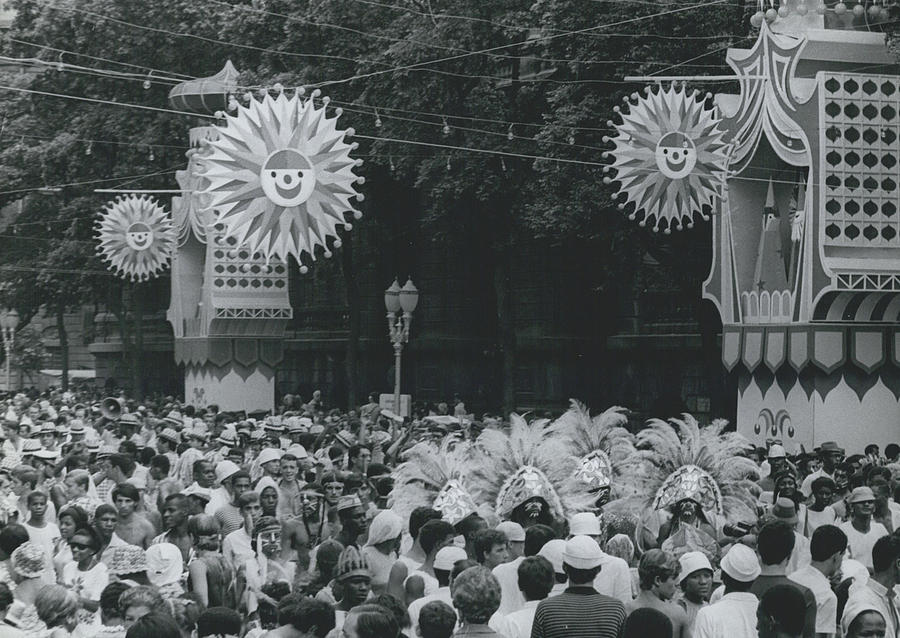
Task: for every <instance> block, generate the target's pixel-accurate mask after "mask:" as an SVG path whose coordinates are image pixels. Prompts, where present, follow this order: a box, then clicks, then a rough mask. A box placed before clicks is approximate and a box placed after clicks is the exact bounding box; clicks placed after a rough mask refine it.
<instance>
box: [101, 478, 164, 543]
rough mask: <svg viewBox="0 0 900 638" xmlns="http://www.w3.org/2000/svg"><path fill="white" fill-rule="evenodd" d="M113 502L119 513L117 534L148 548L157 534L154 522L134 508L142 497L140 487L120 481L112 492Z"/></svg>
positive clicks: (129, 541) (127, 541) (128, 541)
mask: <svg viewBox="0 0 900 638" xmlns="http://www.w3.org/2000/svg"><path fill="white" fill-rule="evenodd" d="M112 498H113V503H114V504H115V506H116V511H117V512H118V513H119V521H118V523H116V534H117V535H118V536H119V538H121V539H122V540H123V541H125V542H126V543H128V544H129V545H137V546H138V547H143V548H144V549H147V548H148V547H150V543H151V542H152V541H153V537H154V536H155V535H156V529H155V528H154V527H153V524H152V523H150V521H148V520H147V519H146V518H144V517H143V516H141V515H139V514H135V512H134V510H135V507H137V505H138V503H139V502H140V499H141V494H140V492H139V491H138V489H137V488H136V487H135V486H134V485H131V484H130V483H120V484H119V485H117V486H116V487H115V489H114V490H113V492H112Z"/></svg>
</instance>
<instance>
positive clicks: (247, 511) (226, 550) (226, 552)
mask: <svg viewBox="0 0 900 638" xmlns="http://www.w3.org/2000/svg"><path fill="white" fill-rule="evenodd" d="M238 509H239V510H240V512H241V516H243V517H244V520H245V521H246V522H247V523H249V528H250V529H249V530H248V529H246V527H247V525H245V526H244V527H241V528H240V529H237V530H235V531H233V532H231V533H230V534H229V535H228V536H226V537H225V538H224V539H223V540H222V555H223V556H224V557H225V560H227V561H228V564H229V565H231V566H232V567H234V568H235V569H237V568H239V567H241V566H242V565H243V564H244V563H245V562H246V561H247V559H249V558H253V557H254V556H256V550H255V549H254V547H253V541H252V539H251V537H250V534H251V533H252V532H253V528H254V527H255V526H256V524H257V523H258V522H259V519H260V518H262V505H260V504H259V494H257V493H256V492H244V493H243V494H241V495H240V497H239V498H238Z"/></svg>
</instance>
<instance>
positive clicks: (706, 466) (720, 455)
mask: <svg viewBox="0 0 900 638" xmlns="http://www.w3.org/2000/svg"><path fill="white" fill-rule="evenodd" d="M726 425H727V422H726V421H724V420H721V419H720V420H716V421H713V422H712V423H711V424H710V425H708V426H705V427H701V426H700V424H699V423H698V422H697V419H695V418H694V417H693V416H691V415H690V414H684V415H683V418H682V419H669V421H668V422H666V421H663V420H661V419H652V420H651V421H650V422H649V423H648V425H647V427H646V428H645V429H644V430H641V431H640V432H639V433H638V434H637V436H636V438H635V445H636V447H637V452H636V453H635V454H634V457H633V459H632V462H631V463H629V464H628V466H627V469H626V473H625V475H624V476H623V478H624V479H625V480H626V481H628V482H629V483H631V484H633V485H635V486H636V488H637V491H638V495H637V497H636V498H638V499H640V500H641V501H642V502H641V503H640V504H633V505H639V506H641V507H649V508H651V509H654V510H656V509H663V508H668V507H670V506H672V505H674V504H675V503H678V502H679V501H683V500H686V499H690V500H693V501H695V502H697V503H699V504H700V506H701V507H702V508H703V509H704V510H705V511H707V512H715V513H717V514H719V515H724V516H725V518H726V519H727V520H730V521H735V520H746V519H747V518H754V517H755V514H756V512H755V504H756V496H755V492H756V491H758V487H757V486H756V483H755V480H756V479H757V477H758V475H759V468H757V466H756V464H755V463H754V462H753V461H752V460H750V459H749V458H747V457H745V456H743V453H744V452H745V451H746V450H747V448H748V446H749V445H750V444H749V442H748V441H747V439H745V438H744V437H743V436H741V435H740V434H737V433H735V432H724V429H725V426H726ZM625 500H629V499H625Z"/></svg>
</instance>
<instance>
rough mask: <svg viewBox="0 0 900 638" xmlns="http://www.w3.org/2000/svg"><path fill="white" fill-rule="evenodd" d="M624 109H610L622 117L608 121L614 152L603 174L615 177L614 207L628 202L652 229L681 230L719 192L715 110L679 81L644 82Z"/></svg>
mask: <svg viewBox="0 0 900 638" xmlns="http://www.w3.org/2000/svg"><path fill="white" fill-rule="evenodd" d="M626 104H627V105H628V106H629V107H630V108H628V109H619V108H618V107H616V109H615V110H616V112H617V113H618V114H619V115H620V116H621V118H622V122H621V123H619V124H616V123H614V122H613V123H612V124H613V125H614V126H615V128H616V130H617V132H618V134H617V135H616V136H615V137H613V138H611V139H610V138H606V140H605V141H612V142H613V143H615V145H616V148H615V149H614V150H612V151H610V152H609V155H611V156H612V157H613V158H614V161H613V163H612V164H611V165H610V166H607V167H605V168H604V171H606V172H609V171H610V170H614V171H615V173H616V174H615V176H614V177H606V178H604V182H605V183H607V184H609V183H612V182H618V184H619V196H624V197H625V202H623V203H621V204H619V208H620V209H622V210H625V209H626V207H632V208H631V212H630V213H629V215H628V217H629V219H637V218H638V217H640V218H641V221H640V225H641V226H645V225H647V224H648V223H652V224H653V230H659V229H660V228H662V229H663V231H664V232H667V233H668V232H671V231H672V229H673V228H674V229H677V230H681V228H682V227H683V225H686V226H687V227H688V228H692V227H693V218H694V215H695V214H699V215H700V216H701V217H702V218H703V219H708V218H709V209H710V207H711V206H712V205H713V200H714V198H715V197H717V196H718V194H719V193H720V191H721V189H722V187H723V185H724V180H725V172H726V169H727V166H728V153H727V144H726V142H725V141H724V139H723V137H724V132H723V131H722V130H720V129H719V128H718V125H719V122H720V121H721V120H720V119H719V118H718V116H717V115H716V112H715V111H714V110H713V109H711V108H707V107H706V106H705V104H704V101H703V98H702V96H701V97H700V98H699V99H698V96H697V94H696V92H695V93H693V94H688V93H687V92H686V91H685V89H684V87H680V88H676V87H675V86H672V87H670V88H669V89H663V88H659V89H658V90H655V91H654V90H653V89H651V88H649V87H648V88H647V90H646V96H639V95H638V94H632V96H631V98H630V99H626Z"/></svg>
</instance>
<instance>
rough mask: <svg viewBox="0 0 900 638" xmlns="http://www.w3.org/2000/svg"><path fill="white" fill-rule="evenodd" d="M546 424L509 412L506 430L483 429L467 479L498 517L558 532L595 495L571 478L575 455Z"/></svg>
mask: <svg viewBox="0 0 900 638" xmlns="http://www.w3.org/2000/svg"><path fill="white" fill-rule="evenodd" d="M547 425H548V421H547V420H546V419H540V420H535V421H532V422H531V423H527V422H526V421H525V419H524V418H522V417H521V416H519V415H517V414H512V415H510V424H509V430H508V431H501V430H499V429H486V430H485V431H484V432H482V433H481V435H480V436H479V437H478V439H477V440H476V441H475V447H474V452H475V454H474V457H473V460H472V463H473V471H472V480H473V485H474V486H475V494H476V499H477V500H478V501H479V502H482V503H491V504H493V506H494V514H495V515H496V516H497V517H498V518H499V519H500V520H509V521H513V522H515V523H518V524H519V525H521V526H522V527H523V528H525V529H528V528H529V527H531V526H532V525H537V524H539V523H540V524H543V525H549V526H550V527H552V528H554V529H556V530H557V532H559V531H561V530H560V528H561V527H562V525H563V523H564V522H565V521H566V520H567V519H568V518H569V516H570V515H571V514H575V513H577V512H585V511H588V510H590V509H591V506H592V501H593V500H594V499H595V496H594V495H593V494H592V493H591V492H590V491H589V489H588V485H587V484H586V483H584V482H581V481H574V480H573V477H574V475H575V471H576V468H577V467H578V459H577V458H576V457H574V456H573V455H572V453H571V452H570V450H569V447H568V445H567V444H566V441H565V440H564V439H563V437H561V436H559V435H558V434H557V433H554V432H553V431H552V430H551V429H549V428H547Z"/></svg>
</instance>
